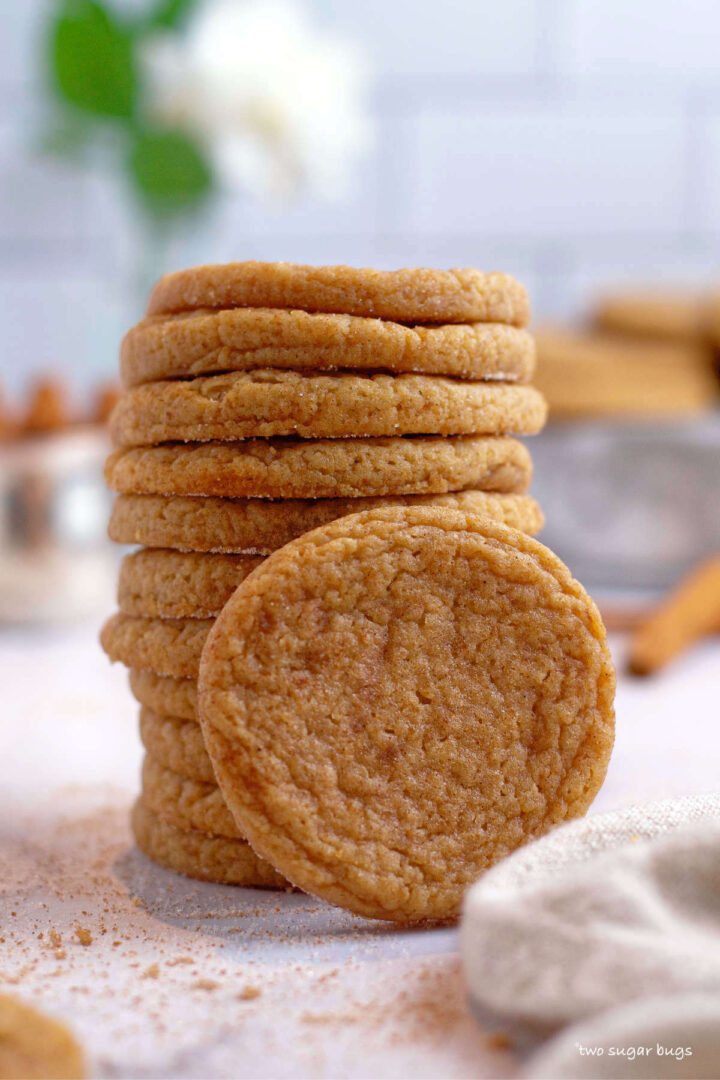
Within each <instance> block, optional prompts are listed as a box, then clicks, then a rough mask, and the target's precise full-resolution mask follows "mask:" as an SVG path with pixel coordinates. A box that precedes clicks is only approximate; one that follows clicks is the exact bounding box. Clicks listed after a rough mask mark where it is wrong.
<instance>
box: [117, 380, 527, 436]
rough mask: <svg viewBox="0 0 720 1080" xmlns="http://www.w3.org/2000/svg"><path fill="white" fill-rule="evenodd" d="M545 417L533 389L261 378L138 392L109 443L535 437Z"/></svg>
mask: <svg viewBox="0 0 720 1080" xmlns="http://www.w3.org/2000/svg"><path fill="white" fill-rule="evenodd" d="M546 416H547V408H546V406H545V401H544V399H543V396H542V394H540V393H539V392H538V391H537V390H536V389H535V388H534V387H533V386H514V385H512V384H507V383H480V382H467V381H465V382H463V381H461V380H459V379H446V378H444V377H442V376H440V375H365V374H363V375H348V374H345V373H333V374H328V375H315V374H307V375H303V374H299V373H298V372H296V371H277V370H273V369H271V368H263V369H261V370H259V371H232V372H229V373H228V374H226V375H207V376H202V377H200V378H198V379H189V380H186V381H177V380H175V381H172V380H165V381H163V382H154V383H145V385H143V386H136V387H135V388H134V389H133V390H129V391H128V393H126V394H124V395H123V397H122V398H121V400H120V401H119V402H118V404H117V406H116V408H115V410H114V412H113V415H112V418H111V420H110V434H111V436H112V439H113V442H114V443H115V445H116V446H152V445H153V444H155V443H167V442H213V441H215V440H219V441H235V440H237V439H250V438H271V437H272V438H274V437H278V436H284V435H294V436H298V437H299V438H303V439H313V438H327V439H345V438H358V437H371V438H383V437H390V436H395V435H507V434H509V433H510V432H514V433H515V434H520V435H533V434H535V433H536V432H537V431H539V430H540V429H541V428H542V426H543V424H544V423H545V419H546Z"/></svg>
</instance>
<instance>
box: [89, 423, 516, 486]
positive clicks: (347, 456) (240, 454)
mask: <svg viewBox="0 0 720 1080" xmlns="http://www.w3.org/2000/svg"><path fill="white" fill-rule="evenodd" d="M531 476H532V466H531V462H530V455H529V453H528V451H527V450H526V449H525V447H524V446H523V445H522V443H519V442H517V440H515V439H509V438H493V437H491V436H483V435H463V436H456V437H454V438H441V437H431V436H429V437H415V438H404V439H403V438H398V439H307V440H296V439H246V440H245V441H244V442H239V443H186V444H169V445H166V446H150V447H136V448H134V449H132V450H118V451H116V452H115V453H114V454H111V455H110V457H109V458H108V460H107V464H106V466H105V478H106V480H107V483H108V485H109V487H111V488H112V489H113V490H114V491H119V492H120V493H121V494H124V495H220V496H228V497H230V498H237V497H242V498H259V499H320V498H335V497H338V496H350V497H354V496H356V495H362V496H367V495H406V494H407V495H425V494H441V493H445V492H448V491H462V490H464V489H466V488H480V489H482V490H483V491H498V492H523V491H525V490H527V487H528V485H529V483H530V478H531Z"/></svg>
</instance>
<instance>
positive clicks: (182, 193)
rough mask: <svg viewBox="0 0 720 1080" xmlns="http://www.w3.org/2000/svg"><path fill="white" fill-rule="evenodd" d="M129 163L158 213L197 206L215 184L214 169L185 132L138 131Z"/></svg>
mask: <svg viewBox="0 0 720 1080" xmlns="http://www.w3.org/2000/svg"><path fill="white" fill-rule="evenodd" d="M128 164H129V169H130V175H131V177H132V180H133V184H134V186H135V189H136V191H137V193H138V194H139V196H140V198H141V200H142V202H143V203H144V204H145V206H146V207H147V209H148V210H150V211H151V212H152V213H153V214H156V215H158V216H162V215H163V214H167V213H176V212H178V211H185V210H192V209H194V208H195V207H196V206H198V205H199V204H200V203H201V202H202V201H203V200H204V199H205V198H206V197H207V196H208V195H209V194H210V192H211V190H212V187H213V175H212V169H211V167H210V164H209V162H208V161H207V158H206V157H205V155H204V153H203V151H202V149H201V147H200V146H199V145H198V144H197V143H196V142H195V141H194V139H192V138H191V137H190V136H189V135H187V134H185V133H184V132H182V131H173V130H170V129H166V128H152V129H144V130H142V131H138V132H136V133H135V135H134V138H133V143H132V147H131V150H130V157H129V161H128Z"/></svg>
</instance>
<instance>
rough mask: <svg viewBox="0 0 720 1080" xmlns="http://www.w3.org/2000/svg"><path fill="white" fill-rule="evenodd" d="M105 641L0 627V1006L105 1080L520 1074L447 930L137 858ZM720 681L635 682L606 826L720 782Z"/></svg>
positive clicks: (701, 662) (683, 670) (678, 670)
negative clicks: (45, 1019) (386, 920)
mask: <svg viewBox="0 0 720 1080" xmlns="http://www.w3.org/2000/svg"><path fill="white" fill-rule="evenodd" d="M96 639H97V627H96V626H89V625H81V626H76V627H72V628H69V629H68V628H63V629H54V630H46V631H37V630H35V631H31V630H23V629H12V630H10V629H5V630H0V675H1V676H2V682H1V684H0V685H2V703H1V705H0V710H1V711H0V763H1V764H0V838H1V839H0V991H8V992H12V993H15V994H17V995H18V996H22V997H23V998H25V999H28V1000H33V1001H35V1002H36V1004H38V1005H39V1006H41V1007H43V1008H45V1009H47V1010H48V1011H51V1012H53V1013H55V1014H57V1015H59V1016H61V1017H64V1018H65V1019H66V1020H67V1021H68V1022H69V1023H70V1024H71V1025H72V1027H73V1028H74V1029H75V1031H76V1032H77V1034H78V1035H79V1037H80V1039H81V1040H82V1042H83V1044H84V1045H85V1047H86V1050H87V1053H88V1056H89V1060H90V1067H91V1070H92V1073H93V1075H97V1076H109V1077H140V1076H142V1077H155V1076H157V1077H161V1076H162V1077H167V1076H171V1077H220V1076H226V1077H247V1078H251V1077H252V1078H262V1077H272V1078H276V1077H277V1078H281V1077H329V1078H335V1077H351V1078H361V1077H362V1078H366V1077H373V1078H378V1080H380V1078H382V1077H417V1078H423V1077H443V1078H452V1077H469V1076H472V1077H486V1076H488V1077H489V1076H493V1077H501V1076H514V1075H516V1073H517V1070H518V1066H517V1062H516V1061H515V1060H514V1058H513V1057H512V1055H511V1053H509V1052H507V1051H503V1050H499V1049H498V1048H497V1047H496V1046H495V1045H494V1044H493V1042H492V1041H491V1040H490V1039H489V1038H488V1036H487V1035H486V1034H484V1033H483V1031H482V1030H481V1029H480V1028H479V1027H478V1026H477V1025H476V1024H475V1022H474V1020H473V1019H472V1017H471V1016H470V1014H469V1013H468V1011H467V1008H466V1005H465V1000H464V993H463V986H462V978H461V973H460V968H459V961H458V956H457V951H456V940H457V939H456V931H455V930H453V929H441V930H410V931H408V930H405V931H402V930H397V929H395V928H393V927H392V926H388V925H384V924H379V923H374V922H367V921H365V920H363V919H361V918H358V917H355V916H351V915H348V914H346V913H344V912H341V911H337V910H334V909H332V908H330V907H328V906H326V905H325V904H323V903H321V902H319V901H317V900H314V899H310V898H307V897H302V896H300V895H297V894H284V893H275V892H260V891H255V890H244V889H236V888H228V887H223V886H214V885H206V884H202V883H199V882H194V881H190V880H188V879H185V878H182V877H180V876H178V875H175V874H172V873H170V872H167V871H164V870H162V869H160V868H158V867H156V866H154V865H153V864H152V863H150V862H149V861H148V860H147V859H145V858H144V856H142V855H141V854H140V853H139V852H137V850H135V849H134V848H133V846H132V843H131V840H130V835H129V830H128V809H129V807H130V804H131V802H132V800H133V798H134V795H135V793H136V792H137V789H138V768H139V762H140V758H141V747H140V743H139V739H138V736H137V733H136V719H135V718H136V705H135V703H134V700H133V699H132V697H131V695H130V693H129V691H128V689H127V685H126V676H125V671H124V669H123V668H121V667H120V666H119V665H118V666H115V667H111V666H110V665H109V664H108V663H107V662H106V660H105V658H104V656H103V655H102V653H101V652H100V650H99V647H98V646H97V640H96ZM613 646H614V651H615V656H616V659H617V660H618V664H619V666H621V662H622V651H623V641H622V640H621V639H616V640H615V641H614V642H613ZM719 685H720V643H719V642H718V640H717V639H716V640H715V641H713V642H707V643H705V644H704V645H703V646H701V647H700V648H698V649H697V650H695V651H694V652H693V653H692V654H691V655H689V656H687V657H685V658H683V660H682V661H681V662H679V663H677V664H676V665H675V666H674V667H673V668H672V669H670V670H669V671H668V672H667V673H665V674H663V675H661V676H659V677H657V678H655V679H653V680H648V681H640V680H629V679H626V678H622V677H621V679H620V682H619V688H618V696H617V742H616V748H615V752H614V756H613V761H612V764H611V767H610V772H609V775H608V778H607V781H606V784H605V786H604V788H603V790H602V792H601V794H600V796H599V797H598V799H597V801H596V803H595V805H594V807H593V811H592V812H594V813H596V812H598V811H602V810H607V809H611V808H615V807H618V806H621V805H626V804H628V803H631V802H637V801H642V800H649V799H657V798H664V797H667V796H671V795H683V794H688V793H691V792H698V791H705V790H710V789H712V788H713V787H717V783H718V779H717V761H718V748H719V747H720V725H719V724H718V719H719V717H718V687H719ZM78 927H82V928H84V929H88V930H89V931H90V933H91V935H92V942H91V943H90V944H89V945H86V946H84V945H82V944H81V943H80V941H79V940H78V938H77V936H76V929H77V928H78ZM51 930H54V931H55V932H56V933H57V934H59V935H60V937H61V938H62V941H61V943H60V944H58V943H57V939H55V943H53V941H52V940H51V938H50V931H51ZM252 994H254V995H255V996H250V995H252Z"/></svg>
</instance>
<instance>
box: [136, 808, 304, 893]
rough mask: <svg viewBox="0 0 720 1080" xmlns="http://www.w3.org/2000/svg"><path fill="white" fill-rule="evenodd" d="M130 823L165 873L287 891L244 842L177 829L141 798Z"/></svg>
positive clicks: (285, 884) (141, 845)
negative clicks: (172, 871)
mask: <svg viewBox="0 0 720 1080" xmlns="http://www.w3.org/2000/svg"><path fill="white" fill-rule="evenodd" d="M131 824H132V831H133V836H134V837H135V842H136V844H137V846H138V847H139V848H140V850H141V851H142V852H143V853H144V854H145V855H147V856H148V858H150V859H152V860H153V862H155V863H158V865H160V866H164V867H166V868H167V869H168V870H174V871H175V872H176V873H178V874H184V875H185V876H186V877H191V878H197V879H198V880H199V881H212V882H215V883H216V884H220V885H241V886H246V887H253V886H255V887H258V888H274V889H288V888H290V885H289V883H288V882H287V881H286V880H285V879H284V878H283V877H282V876H281V875H280V874H278V873H277V871H275V870H273V868H272V866H270V864H269V863H267V862H265V860H264V859H261V858H259V857H258V856H257V855H256V854H255V852H254V851H253V849H252V848H251V847H250V845H249V844H247V843H245V841H244V840H231V839H228V838H226V837H224V836H210V835H208V834H207V833H202V832H198V831H197V830H195V829H189V830H183V829H178V828H176V826H174V825H171V824H170V823H169V822H167V821H163V820H162V819H161V818H159V817H158V816H157V814H154V813H153V812H152V810H150V809H148V807H147V806H146V805H145V803H144V801H143V799H138V800H137V802H136V803H135V806H134V807H133V811H132V819H131Z"/></svg>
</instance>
